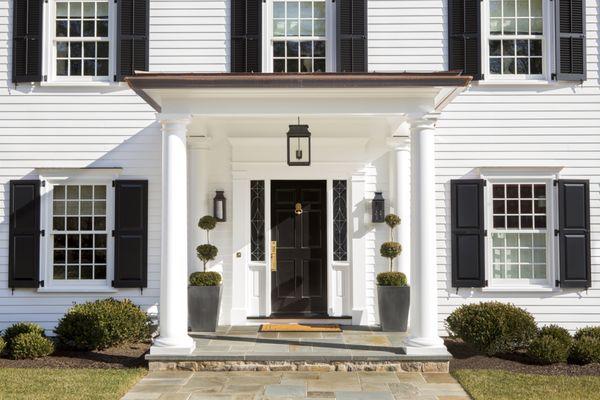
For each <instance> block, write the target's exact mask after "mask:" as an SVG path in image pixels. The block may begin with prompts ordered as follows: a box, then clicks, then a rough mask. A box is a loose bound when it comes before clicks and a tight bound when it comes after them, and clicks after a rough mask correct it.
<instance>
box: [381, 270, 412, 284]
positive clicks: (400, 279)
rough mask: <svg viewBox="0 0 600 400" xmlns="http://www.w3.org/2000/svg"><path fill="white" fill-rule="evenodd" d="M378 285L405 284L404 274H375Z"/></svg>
mask: <svg viewBox="0 0 600 400" xmlns="http://www.w3.org/2000/svg"><path fill="white" fill-rule="evenodd" d="M377 284H378V285H379V286H406V284H407V282H406V275H404V274H403V273H402V272H381V273H379V274H377Z"/></svg>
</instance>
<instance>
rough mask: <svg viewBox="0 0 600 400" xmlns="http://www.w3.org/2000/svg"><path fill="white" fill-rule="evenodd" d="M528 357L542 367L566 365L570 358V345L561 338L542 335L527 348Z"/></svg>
mask: <svg viewBox="0 0 600 400" xmlns="http://www.w3.org/2000/svg"><path fill="white" fill-rule="evenodd" d="M563 339H564V338H563ZM527 355H528V356H529V357H530V358H531V359H532V360H533V361H535V362H536V363H538V364H542V365H547V364H555V363H564V362H567V358H568V357H569V345H566V344H565V343H564V341H563V340H561V339H559V338H556V337H553V336H550V335H542V336H538V337H536V338H535V339H533V340H532V341H531V343H530V344H529V347H528V348H527Z"/></svg>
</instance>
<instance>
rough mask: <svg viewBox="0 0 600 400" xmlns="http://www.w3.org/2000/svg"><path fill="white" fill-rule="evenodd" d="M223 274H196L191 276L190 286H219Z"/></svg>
mask: <svg viewBox="0 0 600 400" xmlns="http://www.w3.org/2000/svg"><path fill="white" fill-rule="evenodd" d="M220 284H221V274H219V273H218V272H212V271H209V272H194V273H192V274H191V275H190V286H219V285H220Z"/></svg>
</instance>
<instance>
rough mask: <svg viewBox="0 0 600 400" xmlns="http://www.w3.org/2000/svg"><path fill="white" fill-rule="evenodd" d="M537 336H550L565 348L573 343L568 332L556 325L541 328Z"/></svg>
mask: <svg viewBox="0 0 600 400" xmlns="http://www.w3.org/2000/svg"><path fill="white" fill-rule="evenodd" d="M538 336H551V337H553V338H555V339H557V340H559V341H560V342H561V343H562V344H563V345H564V346H565V347H567V348H568V347H569V346H571V343H573V337H572V336H571V334H570V333H569V331H568V330H566V329H565V328H563V327H560V326H558V325H548V326H544V327H542V328H541V329H540V331H539V333H538Z"/></svg>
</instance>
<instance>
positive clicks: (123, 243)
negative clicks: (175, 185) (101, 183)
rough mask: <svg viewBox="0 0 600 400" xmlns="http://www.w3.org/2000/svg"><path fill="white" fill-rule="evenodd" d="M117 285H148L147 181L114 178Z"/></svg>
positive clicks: (141, 286)
mask: <svg viewBox="0 0 600 400" xmlns="http://www.w3.org/2000/svg"><path fill="white" fill-rule="evenodd" d="M114 236H115V279H114V281H113V286H114V287H139V288H144V287H146V286H147V284H148V181H133V180H131V181H129V180H122V181H115V231H114Z"/></svg>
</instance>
